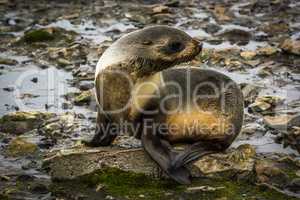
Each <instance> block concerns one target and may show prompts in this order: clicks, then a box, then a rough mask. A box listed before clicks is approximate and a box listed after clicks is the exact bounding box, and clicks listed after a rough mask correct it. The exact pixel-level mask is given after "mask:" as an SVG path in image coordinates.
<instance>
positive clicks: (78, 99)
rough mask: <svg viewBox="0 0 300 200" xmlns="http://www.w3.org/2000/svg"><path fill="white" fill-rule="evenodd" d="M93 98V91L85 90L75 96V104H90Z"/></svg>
mask: <svg viewBox="0 0 300 200" xmlns="http://www.w3.org/2000/svg"><path fill="white" fill-rule="evenodd" d="M91 100H92V91H91V90H89V91H83V92H82V93H79V94H77V95H76V96H75V99H74V104H75V105H79V106H80V105H84V104H89V103H90V102H91Z"/></svg>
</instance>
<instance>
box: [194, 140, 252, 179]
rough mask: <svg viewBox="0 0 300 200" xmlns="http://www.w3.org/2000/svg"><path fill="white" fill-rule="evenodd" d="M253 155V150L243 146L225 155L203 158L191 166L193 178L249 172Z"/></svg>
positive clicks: (246, 145)
mask: <svg viewBox="0 0 300 200" xmlns="http://www.w3.org/2000/svg"><path fill="white" fill-rule="evenodd" d="M255 154H256V153H255V150H254V148H253V147H252V146H251V145H248V144H245V145H241V146H239V147H238V148H237V149H236V150H235V151H232V152H230V153H227V154H215V155H212V156H205V157H203V158H201V159H200V160H198V161H196V162H195V163H194V164H193V166H192V167H193V172H194V176H197V174H214V173H219V172H229V171H231V173H234V172H240V173H241V172H251V170H252V168H253V165H254V159H253V156H255ZM197 171H198V172H197Z"/></svg>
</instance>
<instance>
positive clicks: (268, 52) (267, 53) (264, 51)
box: [257, 46, 279, 56]
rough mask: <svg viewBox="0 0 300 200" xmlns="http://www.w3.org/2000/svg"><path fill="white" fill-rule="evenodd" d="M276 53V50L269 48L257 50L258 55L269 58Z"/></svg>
mask: <svg viewBox="0 0 300 200" xmlns="http://www.w3.org/2000/svg"><path fill="white" fill-rule="evenodd" d="M278 51H279V50H278V49H277V48H275V47H271V46H266V47H261V48H259V49H258V50H257V52H258V54H259V55H263V56H270V55H273V54H275V53H277V52H278Z"/></svg>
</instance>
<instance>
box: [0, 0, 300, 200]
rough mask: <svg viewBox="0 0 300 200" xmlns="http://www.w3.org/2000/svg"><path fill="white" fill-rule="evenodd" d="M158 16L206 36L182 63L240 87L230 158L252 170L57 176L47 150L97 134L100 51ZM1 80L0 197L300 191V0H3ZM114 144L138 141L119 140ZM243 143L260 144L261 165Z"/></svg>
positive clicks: (294, 194)
mask: <svg viewBox="0 0 300 200" xmlns="http://www.w3.org/2000/svg"><path fill="white" fill-rule="evenodd" d="M154 24H165V25H170V26H173V27H177V28H180V29H182V30H184V31H186V32H187V33H189V34H190V35H191V36H193V37H196V38H197V39H199V40H201V41H202V42H203V44H204V46H203V51H202V53H201V54H200V55H199V56H197V57H196V59H195V60H193V61H192V62H190V63H185V64H184V65H187V66H197V67H201V68H209V69H213V70H216V71H220V72H222V73H225V74H227V75H228V76H230V77H231V78H232V79H233V80H235V81H236V82H238V83H239V84H240V86H241V88H242V89H243V93H244V96H245V120H244V126H243V131H242V133H241V134H240V136H239V137H238V138H237V140H236V141H235V142H234V144H233V145H232V147H231V149H230V150H229V152H230V151H233V152H235V153H233V154H232V155H234V156H233V157H232V156H231V157H230V158H226V159H228V160H230V159H232V158H238V159H242V160H246V161H245V162H246V163H248V164H249V163H250V164H251V166H252V168H251V169H249V168H247V169H246V168H245V167H241V166H238V167H235V168H234V167H233V166H231V165H230V166H229V167H228V166H227V167H225V168H226V169H233V168H234V169H235V170H233V171H234V172H232V171H231V172H230V173H229V172H227V171H226V170H223V172H224V173H225V174H226V176H225V175H224V174H223V175H224V176H223V175H222V176H221V177H217V178H216V177H215V176H214V175H213V177H211V176H205V177H203V178H202V179H200V180H199V179H197V180H195V185H193V186H191V187H183V186H179V185H176V184H174V183H173V182H171V181H169V180H161V179H153V178H149V177H148V176H145V175H143V174H135V173H129V172H128V173H125V172H123V171H120V170H119V169H115V168H109V169H105V170H102V171H101V172H99V173H98V172H95V173H96V174H94V172H93V173H91V174H88V175H87V177H83V178H82V177H80V178H79V179H76V180H65V181H62V180H59V181H57V180H53V179H51V174H52V175H53V173H49V169H47V166H46V167H45V165H44V164H43V161H44V159H45V157H47V156H49V154H50V155H52V154H53V152H62V151H64V150H66V149H70V148H71V147H72V148H74V147H76V148H81V146H82V144H81V140H82V139H84V138H88V137H90V136H91V135H92V134H93V131H94V128H95V115H96V113H95V111H96V107H95V99H94V97H93V92H92V90H93V78H94V70H95V66H96V63H97V61H98V59H99V57H100V56H101V54H102V53H103V51H104V50H105V49H106V48H107V47H108V46H109V45H110V44H111V43H112V42H113V41H115V40H116V39H118V38H119V37H120V36H122V35H123V34H125V33H128V32H130V31H133V30H136V29H139V28H142V27H145V26H148V25H154ZM0 87H1V88H0V117H1V119H0V128H1V129H0V131H1V133H0V199H45V200H46V199H170V198H171V199H199V198H200V199H219V200H221V199H222V200H225V199H297V198H300V159H299V153H300V115H299V114H300V113H299V111H300V2H299V1H297V0H262V1H260V0H259V1H258V0H257V1H256V0H253V1H244V0H241V1H238V0H226V1H225V0H220V1H209V0H201V1H176V0H170V1H156V0H145V1H142V0H136V1H133V0H132V1H121V0H120V1H108V0H107V1H102V0H97V1H79V0H78V1H75V0H74V1H72V0H69V1H67V0H66V1H58V0H53V1H29V0H28V1H13V0H0ZM243 144H249V145H246V147H247V148H246V149H251V150H245V148H244V147H245V145H243ZM241 145H242V147H241ZM114 146H115V147H116V148H120V149H131V148H138V147H140V142H139V141H137V140H135V139H133V138H130V137H127V136H121V137H120V138H119V139H118V140H117V141H116V142H115V143H114ZM239 146H240V147H239ZM237 147H239V148H237ZM241 149H243V151H242V150H241ZM244 150H245V152H254V153H251V159H250V160H251V162H250V161H249V160H247V159H245V155H248V153H245V152H244ZM229 154H230V153H229ZM230 155H231V154H230ZM246 158H247V156H246ZM224 159H225V158H224ZM248 161H249V162H248ZM203 162H204V163H205V162H206V161H203ZM228 162H229V161H228ZM229 163H230V162H229ZM242 164H243V162H241V163H240V162H239V165H242ZM215 165H216V166H217V167H216V166H214V167H215V168H218V166H220V165H218V164H216V163H215ZM247 166H248V165H247ZM222 169H224V166H223V168H222ZM236 169H240V170H241V169H243V170H244V171H243V170H242V171H243V172H245V169H246V171H247V173H248V174H247V175H245V176H244V175H243V176H237V174H245V173H241V171H239V170H236ZM203 170H204V169H203ZM204 171H205V170H204ZM208 171H209V170H208ZM229 171H230V170H229ZM222 177H223V178H222ZM224 177H226V178H224ZM52 178H53V177H52ZM56 178H58V179H59V177H56Z"/></svg>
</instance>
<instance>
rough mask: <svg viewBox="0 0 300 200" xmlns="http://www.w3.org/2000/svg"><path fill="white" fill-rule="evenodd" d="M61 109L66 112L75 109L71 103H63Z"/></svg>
mask: <svg viewBox="0 0 300 200" xmlns="http://www.w3.org/2000/svg"><path fill="white" fill-rule="evenodd" d="M61 108H62V109H64V110H67V109H72V108H73V104H72V103H71V102H63V103H62V104H61Z"/></svg>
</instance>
